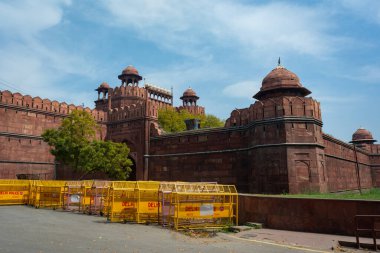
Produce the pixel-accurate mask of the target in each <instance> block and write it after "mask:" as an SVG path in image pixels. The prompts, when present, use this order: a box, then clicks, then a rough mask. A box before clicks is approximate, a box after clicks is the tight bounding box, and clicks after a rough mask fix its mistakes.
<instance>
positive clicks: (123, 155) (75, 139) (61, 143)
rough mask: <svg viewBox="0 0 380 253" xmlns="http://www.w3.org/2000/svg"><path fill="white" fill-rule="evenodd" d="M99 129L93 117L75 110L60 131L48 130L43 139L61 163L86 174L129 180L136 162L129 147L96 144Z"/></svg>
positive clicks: (58, 129) (110, 143)
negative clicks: (94, 173) (130, 157)
mask: <svg viewBox="0 0 380 253" xmlns="http://www.w3.org/2000/svg"><path fill="white" fill-rule="evenodd" d="M98 130H99V127H98V125H97V123H96V121H95V120H94V119H93V118H92V116H91V114H89V113H88V112H85V111H79V110H75V111H73V112H72V113H71V114H70V115H69V116H68V117H67V118H65V119H63V121H62V124H61V126H60V127H59V128H57V129H47V130H46V131H45V132H44V133H43V134H42V138H43V140H44V141H45V142H47V143H48V144H49V145H50V146H51V147H52V149H51V151H50V152H51V153H52V154H53V155H54V156H55V159H56V160H57V161H58V162H61V163H62V164H64V165H68V166H70V167H72V168H73V169H74V170H75V171H79V172H84V173H85V174H88V173H93V172H96V171H102V172H104V173H106V174H107V175H108V176H110V177H112V178H117V179H126V178H127V177H128V175H129V173H130V171H131V168H130V166H131V164H132V162H131V161H130V160H129V159H128V154H129V149H128V147H127V146H126V145H125V144H120V143H113V142H104V141H96V140H95V139H96V132H97V131H98Z"/></svg>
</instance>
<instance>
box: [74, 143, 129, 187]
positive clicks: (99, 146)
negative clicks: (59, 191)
mask: <svg viewBox="0 0 380 253" xmlns="http://www.w3.org/2000/svg"><path fill="white" fill-rule="evenodd" d="M128 155H129V148H128V147H127V145H126V144H125V143H115V142H111V141H93V142H91V143H90V145H87V146H85V147H84V148H83V149H82V150H81V152H80V155H79V161H80V163H79V165H80V168H82V170H83V171H85V172H86V173H92V172H96V171H102V172H104V173H105V174H106V175H108V176H109V177H110V178H116V179H120V180H125V179H127V178H128V177H129V174H130V173H131V166H132V161H131V160H130V159H127V157H128Z"/></svg>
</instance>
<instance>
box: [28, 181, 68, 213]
mask: <svg viewBox="0 0 380 253" xmlns="http://www.w3.org/2000/svg"><path fill="white" fill-rule="evenodd" d="M65 184H66V181H58V180H46V181H45V180H38V181H36V185H35V188H34V190H35V194H34V200H33V203H34V206H35V207H36V208H40V207H51V208H53V209H57V208H61V207H62V206H63V195H64V189H65Z"/></svg>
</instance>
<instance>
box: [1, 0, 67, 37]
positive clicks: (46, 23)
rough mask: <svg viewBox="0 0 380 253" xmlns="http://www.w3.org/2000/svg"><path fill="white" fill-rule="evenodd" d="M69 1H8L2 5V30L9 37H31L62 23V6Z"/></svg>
mask: <svg viewBox="0 0 380 253" xmlns="http://www.w3.org/2000/svg"><path fill="white" fill-rule="evenodd" d="M68 4H70V1H68V0H54V1H49V0H47V1H38V0H37V1H35V0H27V1H6V2H2V3H0V30H2V31H3V32H6V33H7V34H8V35H16V36H21V37H24V38H25V37H29V36H33V35H36V34H37V33H38V32H40V31H42V30H45V29H48V28H50V27H52V26H54V25H56V24H58V23H59V22H60V21H61V18H62V9H61V7H62V5H68Z"/></svg>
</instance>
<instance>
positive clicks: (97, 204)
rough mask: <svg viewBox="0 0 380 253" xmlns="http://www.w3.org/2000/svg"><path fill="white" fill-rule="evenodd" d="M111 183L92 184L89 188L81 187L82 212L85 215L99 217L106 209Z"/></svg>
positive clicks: (94, 182) (98, 182) (96, 181)
mask: <svg viewBox="0 0 380 253" xmlns="http://www.w3.org/2000/svg"><path fill="white" fill-rule="evenodd" d="M110 185H111V181H98V180H95V181H93V182H92V185H91V186H87V185H86V186H83V188H84V189H83V191H84V193H85V197H84V198H83V202H82V205H83V208H84V209H83V212H84V213H87V214H94V215H101V216H103V214H104V213H105V212H106V211H105V210H107V209H108V195H109V189H110Z"/></svg>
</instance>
